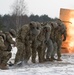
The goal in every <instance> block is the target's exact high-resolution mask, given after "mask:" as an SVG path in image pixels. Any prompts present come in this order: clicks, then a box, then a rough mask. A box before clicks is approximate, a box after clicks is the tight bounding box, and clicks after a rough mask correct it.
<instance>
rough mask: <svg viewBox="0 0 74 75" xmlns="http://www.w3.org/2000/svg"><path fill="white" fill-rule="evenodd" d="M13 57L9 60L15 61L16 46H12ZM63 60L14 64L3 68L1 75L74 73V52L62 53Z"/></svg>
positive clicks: (60, 74) (61, 74) (63, 74)
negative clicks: (6, 68) (5, 68)
mask: <svg viewBox="0 0 74 75" xmlns="http://www.w3.org/2000/svg"><path fill="white" fill-rule="evenodd" d="M12 48H13V49H12V51H11V52H12V57H11V59H10V60H9V61H12V63H14V59H15V54H16V52H17V48H16V47H12ZM62 60H63V61H53V62H50V61H49V62H45V63H41V64H40V63H38V62H37V63H35V64H33V63H31V62H30V61H29V62H28V64H23V65H22V66H19V67H18V66H12V67H9V69H8V70H1V69H0V75H74V54H62Z"/></svg>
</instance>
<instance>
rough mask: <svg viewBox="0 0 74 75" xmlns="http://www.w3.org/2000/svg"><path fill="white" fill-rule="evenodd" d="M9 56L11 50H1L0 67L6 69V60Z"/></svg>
mask: <svg viewBox="0 0 74 75" xmlns="http://www.w3.org/2000/svg"><path fill="white" fill-rule="evenodd" d="M10 58H11V52H3V56H2V58H1V66H0V68H1V69H8V67H7V62H8V60H9V59H10Z"/></svg>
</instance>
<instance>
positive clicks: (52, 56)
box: [51, 42, 57, 60]
mask: <svg viewBox="0 0 74 75" xmlns="http://www.w3.org/2000/svg"><path fill="white" fill-rule="evenodd" d="M53 47H54V50H53V52H52V55H51V59H53V60H56V59H55V57H54V56H55V54H56V53H57V43H56V42H54V44H53Z"/></svg>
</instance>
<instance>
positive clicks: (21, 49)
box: [15, 42, 25, 64]
mask: <svg viewBox="0 0 74 75" xmlns="http://www.w3.org/2000/svg"><path fill="white" fill-rule="evenodd" d="M17 49H18V50H17V53H16V57H15V64H16V63H17V62H20V61H23V59H24V54H25V51H24V50H25V46H24V43H22V42H18V44H17Z"/></svg>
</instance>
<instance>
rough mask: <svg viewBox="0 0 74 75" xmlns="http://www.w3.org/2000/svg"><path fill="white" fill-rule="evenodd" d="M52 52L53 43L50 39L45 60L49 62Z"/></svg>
mask: <svg viewBox="0 0 74 75" xmlns="http://www.w3.org/2000/svg"><path fill="white" fill-rule="evenodd" d="M53 50H54V47H53V42H52V40H51V39H49V41H48V43H47V52H46V59H47V60H49V57H51V55H52V52H53Z"/></svg>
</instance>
